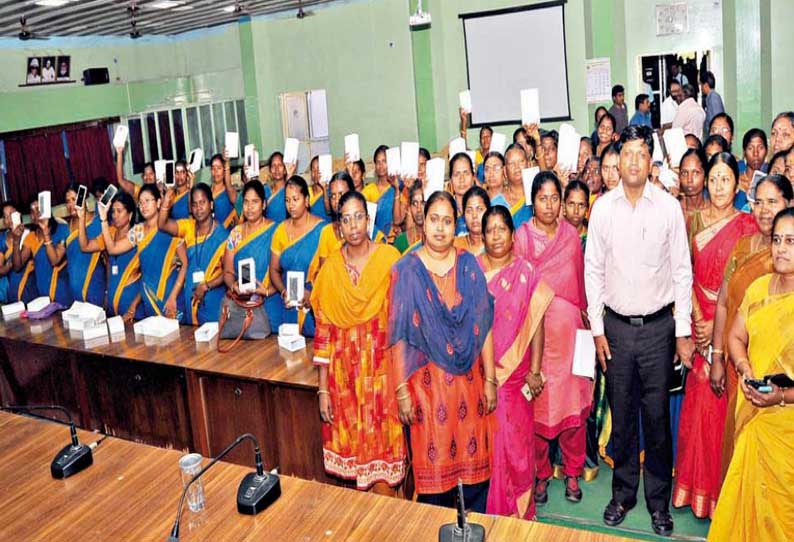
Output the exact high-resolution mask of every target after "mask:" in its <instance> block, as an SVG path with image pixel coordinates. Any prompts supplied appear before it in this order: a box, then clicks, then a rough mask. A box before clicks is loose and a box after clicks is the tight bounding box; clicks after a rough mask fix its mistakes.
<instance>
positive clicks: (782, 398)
mask: <svg viewBox="0 0 794 542" xmlns="http://www.w3.org/2000/svg"><path fill="white" fill-rule="evenodd" d="M787 404H788V403H786V391H785V390H784V389H783V388H780V406H782V407H785V406H786V405H787Z"/></svg>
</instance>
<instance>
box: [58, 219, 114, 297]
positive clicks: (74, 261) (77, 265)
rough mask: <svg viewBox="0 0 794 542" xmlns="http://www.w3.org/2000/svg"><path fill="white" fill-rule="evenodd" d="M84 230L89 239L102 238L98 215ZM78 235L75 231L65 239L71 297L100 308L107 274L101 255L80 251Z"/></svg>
mask: <svg viewBox="0 0 794 542" xmlns="http://www.w3.org/2000/svg"><path fill="white" fill-rule="evenodd" d="M85 230H86V235H87V237H88V238H89V239H96V238H99V237H102V222H101V221H100V220H99V213H96V214H94V219H93V220H92V221H91V222H90V223H88V224H86V227H85ZM79 233H80V232H79V231H78V230H75V231H73V232H72V233H70V234H69V237H67V238H66V260H67V261H68V262H69V287H70V288H71V291H72V297H74V299H75V300H77V301H84V302H88V303H91V304H93V305H97V306H99V307H102V306H104V304H105V290H106V288H107V278H106V275H107V273H106V269H105V265H104V263H103V262H102V260H101V256H102V254H101V253H99V252H91V253H89V252H83V251H82V250H80V240H79V239H78V234H79Z"/></svg>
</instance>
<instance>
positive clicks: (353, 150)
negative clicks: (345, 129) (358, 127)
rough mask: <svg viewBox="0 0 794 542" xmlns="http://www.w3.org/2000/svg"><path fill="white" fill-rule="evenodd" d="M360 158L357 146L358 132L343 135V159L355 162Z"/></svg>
mask: <svg viewBox="0 0 794 542" xmlns="http://www.w3.org/2000/svg"><path fill="white" fill-rule="evenodd" d="M360 159H361V151H360V150H359V146H358V134H349V135H346V136H345V160H346V161H350V162H355V161H357V160H360Z"/></svg>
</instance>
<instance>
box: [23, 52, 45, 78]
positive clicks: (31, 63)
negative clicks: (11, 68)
mask: <svg viewBox="0 0 794 542" xmlns="http://www.w3.org/2000/svg"><path fill="white" fill-rule="evenodd" d="M39 83H41V58H40V57H37V56H32V57H28V63H27V76H26V77H25V84H27V85H38V84H39Z"/></svg>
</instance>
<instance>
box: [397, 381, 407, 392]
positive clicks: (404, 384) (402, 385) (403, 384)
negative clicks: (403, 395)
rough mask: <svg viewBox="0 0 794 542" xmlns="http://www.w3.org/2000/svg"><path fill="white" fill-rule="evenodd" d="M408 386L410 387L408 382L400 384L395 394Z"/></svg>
mask: <svg viewBox="0 0 794 542" xmlns="http://www.w3.org/2000/svg"><path fill="white" fill-rule="evenodd" d="M406 386H408V382H403V383H402V384H400V385H399V386H397V387H396V388H394V393H397V392H398V391H400V390H401V389H403V388H405V387H406Z"/></svg>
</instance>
